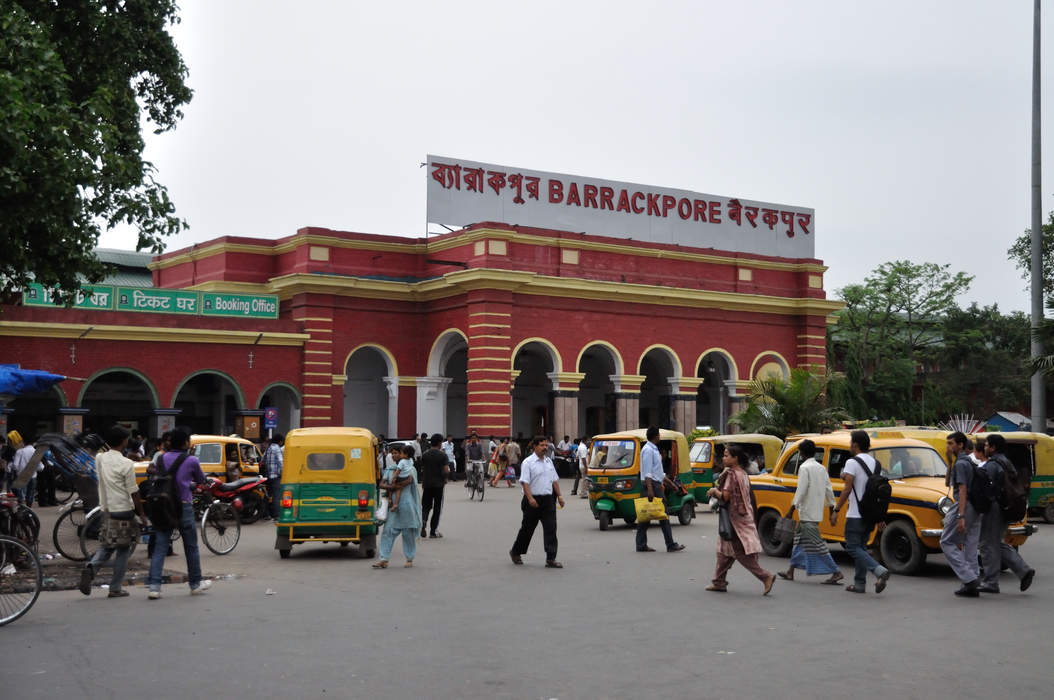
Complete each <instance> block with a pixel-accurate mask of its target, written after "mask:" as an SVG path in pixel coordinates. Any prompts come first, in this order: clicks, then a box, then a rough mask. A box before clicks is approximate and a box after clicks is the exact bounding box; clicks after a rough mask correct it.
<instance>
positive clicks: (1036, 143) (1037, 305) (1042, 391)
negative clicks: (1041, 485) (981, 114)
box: [1032, 0, 1047, 433]
mask: <svg viewBox="0 0 1054 700" xmlns="http://www.w3.org/2000/svg"><path fill="white" fill-rule="evenodd" d="M1032 15H1033V16H1032V359H1036V358H1037V357H1040V356H1042V355H1043V344H1042V343H1041V342H1040V341H1039V339H1038V338H1037V337H1036V330H1037V329H1038V328H1039V325H1040V323H1041V322H1042V321H1043V213H1042V204H1043V200H1042V191H1041V190H1042V175H1043V174H1042V169H1041V167H1040V165H1041V163H1042V157H1041V154H1040V136H1041V129H1040V123H1039V112H1040V81H1039V17H1040V12H1039V0H1035V5H1034V9H1033V13H1032ZM1046 392H1047V387H1046V381H1045V378H1044V376H1043V374H1042V373H1041V372H1036V373H1035V374H1033V375H1032V430H1033V431H1035V432H1037V433H1045V432H1047V394H1046Z"/></svg>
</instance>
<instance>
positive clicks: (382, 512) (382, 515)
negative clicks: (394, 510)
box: [373, 496, 388, 523]
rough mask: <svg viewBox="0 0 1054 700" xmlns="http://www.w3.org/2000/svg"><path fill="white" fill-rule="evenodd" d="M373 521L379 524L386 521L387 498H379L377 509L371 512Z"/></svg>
mask: <svg viewBox="0 0 1054 700" xmlns="http://www.w3.org/2000/svg"><path fill="white" fill-rule="evenodd" d="M373 519H374V520H376V521H377V522H379V523H383V522H385V521H386V520H388V497H387V496H381V498H380V501H378V502H377V508H376V509H374V511H373Z"/></svg>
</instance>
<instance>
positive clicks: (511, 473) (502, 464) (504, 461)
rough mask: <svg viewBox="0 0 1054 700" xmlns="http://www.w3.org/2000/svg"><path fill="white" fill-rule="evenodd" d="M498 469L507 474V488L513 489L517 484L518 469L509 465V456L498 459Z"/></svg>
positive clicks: (504, 455)
mask: <svg viewBox="0 0 1054 700" xmlns="http://www.w3.org/2000/svg"><path fill="white" fill-rule="evenodd" d="M498 469H499V470H501V471H502V472H504V473H505V488H508V489H511V488H512V487H513V484H515V483H516V467H514V466H512V465H511V464H509V456H508V455H506V454H503V455H500V456H499V457H498Z"/></svg>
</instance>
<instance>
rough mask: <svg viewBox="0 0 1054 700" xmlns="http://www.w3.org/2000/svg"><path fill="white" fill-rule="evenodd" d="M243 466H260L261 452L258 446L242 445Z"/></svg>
mask: <svg viewBox="0 0 1054 700" xmlns="http://www.w3.org/2000/svg"><path fill="white" fill-rule="evenodd" d="M241 448H242V464H259V463H260V452H259V451H258V450H257V448H256V445H242V446H241Z"/></svg>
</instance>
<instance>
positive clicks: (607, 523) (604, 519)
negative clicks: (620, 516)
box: [597, 510, 611, 530]
mask: <svg viewBox="0 0 1054 700" xmlns="http://www.w3.org/2000/svg"><path fill="white" fill-rule="evenodd" d="M597 519H598V520H599V521H600V529H601V530H607V529H608V528H609V527H611V513H609V512H607V511H606V510H602V511H600V516H599V517H598V518H597Z"/></svg>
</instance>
